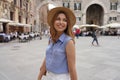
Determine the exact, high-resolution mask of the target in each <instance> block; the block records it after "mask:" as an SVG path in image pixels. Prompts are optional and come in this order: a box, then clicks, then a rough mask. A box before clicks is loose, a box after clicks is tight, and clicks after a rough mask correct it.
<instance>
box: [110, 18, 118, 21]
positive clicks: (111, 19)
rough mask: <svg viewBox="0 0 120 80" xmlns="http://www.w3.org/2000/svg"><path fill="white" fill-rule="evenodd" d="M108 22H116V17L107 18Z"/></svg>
mask: <svg viewBox="0 0 120 80" xmlns="http://www.w3.org/2000/svg"><path fill="white" fill-rule="evenodd" d="M109 21H117V17H109Z"/></svg>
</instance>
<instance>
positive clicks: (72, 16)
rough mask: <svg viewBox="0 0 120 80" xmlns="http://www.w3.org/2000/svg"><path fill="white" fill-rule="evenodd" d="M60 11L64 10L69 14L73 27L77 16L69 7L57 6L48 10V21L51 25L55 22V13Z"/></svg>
mask: <svg viewBox="0 0 120 80" xmlns="http://www.w3.org/2000/svg"><path fill="white" fill-rule="evenodd" d="M59 11H63V12H64V13H65V14H66V15H67V16H68V18H69V20H70V23H71V27H73V25H74V24H75V23H76V17H75V15H74V13H73V12H72V11H71V10H70V9H69V8H65V7H56V8H53V9H51V10H50V11H49V12H48V16H47V22H48V24H49V26H52V24H53V23H52V19H53V17H54V15H55V14H56V13H57V12H59Z"/></svg>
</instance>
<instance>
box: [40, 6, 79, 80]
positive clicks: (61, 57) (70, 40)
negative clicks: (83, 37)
mask: <svg viewBox="0 0 120 80" xmlns="http://www.w3.org/2000/svg"><path fill="white" fill-rule="evenodd" d="M47 18H48V19H47V20H48V24H49V26H50V35H51V36H50V39H49V44H48V47H47V49H46V56H45V59H44V61H43V64H42V65H41V67H40V72H39V75H38V80H42V78H43V76H44V75H46V76H45V77H44V78H45V80H77V72H76V57H75V41H74V34H73V31H72V28H73V25H74V24H75V22H76V18H75V16H74V13H73V12H72V11H71V10H70V9H68V8H65V7H56V8H53V9H52V10H50V11H49V12H48V17H47Z"/></svg>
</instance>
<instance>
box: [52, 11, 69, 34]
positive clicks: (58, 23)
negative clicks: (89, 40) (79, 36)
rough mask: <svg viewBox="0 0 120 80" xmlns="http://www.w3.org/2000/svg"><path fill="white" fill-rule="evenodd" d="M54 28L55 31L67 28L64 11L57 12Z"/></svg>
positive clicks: (62, 30)
mask: <svg viewBox="0 0 120 80" xmlns="http://www.w3.org/2000/svg"><path fill="white" fill-rule="evenodd" d="M54 28H55V30H56V31H57V32H64V30H65V29H66V28H67V18H66V16H65V14H64V13H59V14H58V16H57V18H56V19H55V21H54Z"/></svg>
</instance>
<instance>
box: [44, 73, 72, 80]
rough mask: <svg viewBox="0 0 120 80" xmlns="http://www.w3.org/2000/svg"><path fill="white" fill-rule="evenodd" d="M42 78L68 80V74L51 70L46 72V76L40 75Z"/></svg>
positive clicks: (45, 79)
mask: <svg viewBox="0 0 120 80" xmlns="http://www.w3.org/2000/svg"><path fill="white" fill-rule="evenodd" d="M42 80H70V75H69V73H65V74H55V73H52V72H47V74H46V76H43V77H42Z"/></svg>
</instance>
